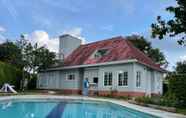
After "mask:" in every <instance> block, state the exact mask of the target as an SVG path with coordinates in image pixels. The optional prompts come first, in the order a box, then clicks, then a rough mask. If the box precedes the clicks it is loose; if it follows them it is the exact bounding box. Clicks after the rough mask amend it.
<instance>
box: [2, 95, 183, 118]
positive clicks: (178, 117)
mask: <svg viewBox="0 0 186 118" xmlns="http://www.w3.org/2000/svg"><path fill="white" fill-rule="evenodd" d="M29 99H38V100H39V99H46V100H60V99H63V100H68V99H71V100H91V101H101V102H110V103H114V104H118V105H121V106H124V107H127V108H130V109H134V110H137V111H140V112H144V113H147V114H150V115H154V116H157V117H161V118H186V115H182V114H177V113H171V112H166V111H162V110H157V109H153V108H149V107H144V106H139V105H135V104H131V103H128V102H127V101H123V100H116V99H111V98H95V97H85V96H64V95H19V96H2V97H0V101H7V100H29Z"/></svg>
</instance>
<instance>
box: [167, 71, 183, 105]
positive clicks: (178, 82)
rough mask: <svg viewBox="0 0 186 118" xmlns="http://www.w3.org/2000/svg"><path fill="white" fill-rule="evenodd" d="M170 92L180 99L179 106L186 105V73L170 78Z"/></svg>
mask: <svg viewBox="0 0 186 118" xmlns="http://www.w3.org/2000/svg"><path fill="white" fill-rule="evenodd" d="M169 92H170V93H171V94H173V95H174V96H175V98H176V99H177V100H178V101H177V102H178V103H177V105H178V106H180V107H182V106H186V75H183V74H182V75H172V76H171V77H170V79H169Z"/></svg>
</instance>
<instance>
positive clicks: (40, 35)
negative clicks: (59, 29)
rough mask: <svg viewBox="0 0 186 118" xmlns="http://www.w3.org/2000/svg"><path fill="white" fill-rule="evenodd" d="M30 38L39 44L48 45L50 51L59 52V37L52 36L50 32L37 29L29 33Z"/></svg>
mask: <svg viewBox="0 0 186 118" xmlns="http://www.w3.org/2000/svg"><path fill="white" fill-rule="evenodd" d="M28 39H29V40H31V41H32V42H33V43H36V42H37V43H38V44H39V46H46V47H47V48H48V49H49V50H50V51H53V52H58V45H59V42H58V38H50V37H49V35H48V33H47V32H45V31H42V30H36V31H34V32H32V33H31V34H30V35H28Z"/></svg>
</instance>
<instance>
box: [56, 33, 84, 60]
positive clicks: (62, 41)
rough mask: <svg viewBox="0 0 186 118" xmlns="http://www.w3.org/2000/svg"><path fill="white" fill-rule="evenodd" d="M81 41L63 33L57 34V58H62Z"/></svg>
mask: <svg viewBox="0 0 186 118" xmlns="http://www.w3.org/2000/svg"><path fill="white" fill-rule="evenodd" d="M82 43H83V41H82V39H79V38H77V37H74V36H71V35H69V34H64V35H62V36H59V59H61V60H63V59H64V58H66V57H67V56H69V55H70V54H71V53H72V52H73V51H74V50H75V49H76V48H78V47H79V46H80V45H81V44H82Z"/></svg>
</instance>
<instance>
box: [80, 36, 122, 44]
mask: <svg viewBox="0 0 186 118" xmlns="http://www.w3.org/2000/svg"><path fill="white" fill-rule="evenodd" d="M121 38H123V37H122V36H115V37H112V38H108V39H103V40H98V41H95V42H90V43H86V44H82V46H86V45H91V44H94V43H100V42H104V41H109V40H118V39H121ZM123 39H124V38H123Z"/></svg>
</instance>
